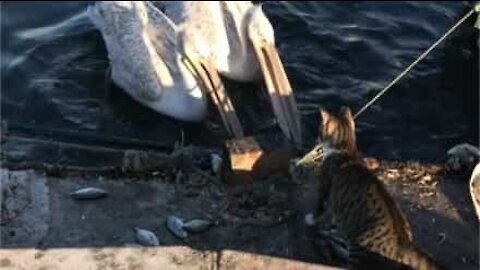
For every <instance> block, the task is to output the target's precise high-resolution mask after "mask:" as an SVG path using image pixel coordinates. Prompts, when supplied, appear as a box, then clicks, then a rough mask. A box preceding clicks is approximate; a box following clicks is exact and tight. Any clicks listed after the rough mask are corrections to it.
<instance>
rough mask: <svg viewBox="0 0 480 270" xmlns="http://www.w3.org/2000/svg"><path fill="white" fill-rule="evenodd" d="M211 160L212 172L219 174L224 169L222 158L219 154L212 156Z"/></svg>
mask: <svg viewBox="0 0 480 270" xmlns="http://www.w3.org/2000/svg"><path fill="white" fill-rule="evenodd" d="M210 158H211V167H212V171H213V172H214V173H215V174H219V173H220V170H221V169H222V164H223V159H222V157H221V156H220V155H218V154H211V155H210Z"/></svg>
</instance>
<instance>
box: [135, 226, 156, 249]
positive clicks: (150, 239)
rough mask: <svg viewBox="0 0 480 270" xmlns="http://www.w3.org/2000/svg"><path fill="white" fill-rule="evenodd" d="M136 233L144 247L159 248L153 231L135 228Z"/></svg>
mask: <svg viewBox="0 0 480 270" xmlns="http://www.w3.org/2000/svg"><path fill="white" fill-rule="evenodd" d="M134 229H135V233H136V237H137V241H138V243H140V244H142V245H144V246H158V245H159V242H158V238H157V236H155V234H154V233H153V232H151V231H148V230H145V229H140V228H137V227H135V228H134Z"/></svg>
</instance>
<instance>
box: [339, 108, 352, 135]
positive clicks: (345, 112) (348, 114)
mask: <svg viewBox="0 0 480 270" xmlns="http://www.w3.org/2000/svg"><path fill="white" fill-rule="evenodd" d="M340 114H341V116H342V117H343V119H345V120H347V121H348V123H349V124H350V127H351V128H352V130H355V121H354V119H353V114H352V111H351V110H350V108H348V107H342V108H341V109H340Z"/></svg>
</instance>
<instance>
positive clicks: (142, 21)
mask: <svg viewBox="0 0 480 270" xmlns="http://www.w3.org/2000/svg"><path fill="white" fill-rule="evenodd" d="M88 13H89V17H90V19H91V20H92V22H93V23H94V24H95V25H96V27H97V28H98V29H99V30H100V32H101V33H102V37H103V39H104V41H105V44H106V47H107V51H108V57H109V59H110V64H111V66H112V77H113V80H114V81H115V82H116V83H117V84H119V86H121V87H122V88H125V90H126V91H128V92H131V93H133V94H134V95H135V96H137V97H138V98H142V99H144V100H148V101H153V100H157V99H158V98H159V97H160V96H161V94H162V89H163V87H162V84H161V81H160V77H159V76H160V75H162V76H164V77H166V76H169V71H168V70H167V68H166V66H165V65H164V63H162V59H161V58H160V57H159V56H158V54H157V52H156V50H155V47H154V46H153V42H152V41H151V40H150V38H149V36H148V35H145V33H146V32H145V29H146V26H147V25H148V21H149V18H148V16H147V10H146V7H145V5H144V3H143V2H140V1H138V2H136V1H99V2H96V3H95V4H93V5H92V6H90V7H89V10H88Z"/></svg>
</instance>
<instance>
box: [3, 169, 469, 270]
mask: <svg viewBox="0 0 480 270" xmlns="http://www.w3.org/2000/svg"><path fill="white" fill-rule="evenodd" d="M377 171H378V174H379V175H380V179H383V180H382V181H384V182H385V184H386V185H387V188H388V190H389V191H390V192H391V193H392V194H393V196H394V197H395V198H396V200H398V201H399V202H400V204H401V207H402V208H403V210H404V212H405V213H406V215H407V217H408V219H409V220H410V222H411V223H412V227H413V230H414V239H415V241H416V243H418V245H419V246H420V247H421V248H423V249H424V250H426V251H427V252H429V253H430V254H432V256H433V257H434V258H435V259H438V260H439V261H440V262H441V263H442V264H443V265H446V269H455V270H463V269H465V270H473V269H478V219H476V216H475V212H474V209H473V206H472V203H471V200H470V197H469V192H468V184H467V181H458V180H454V179H443V177H442V176H441V175H440V174H439V173H440V172H437V171H438V169H435V168H433V167H432V168H430V167H428V166H425V165H418V166H416V165H414V164H396V163H395V164H394V163H392V164H387V163H384V162H383V163H382V164H380V166H379V167H378V169H377ZM1 180H2V182H1V183H2V198H0V199H2V200H1V201H2V202H3V203H2V220H1V227H0V230H1V237H2V238H1V246H2V250H0V268H1V267H4V268H5V269H9V268H10V269H218V268H220V269H322V268H321V267H320V265H341V264H335V262H332V261H331V260H329V259H328V258H327V257H326V256H324V254H323V253H325V252H324V250H322V248H318V247H315V246H314V245H313V244H312V241H311V240H312V238H311V236H309V235H310V234H309V233H308V228H306V227H305V224H304V221H303V220H304V215H305V213H308V212H310V211H311V208H313V207H314V202H315V196H314V194H315V188H314V183H293V182H292V181H290V180H288V179H284V178H275V179H268V180H265V181H259V182H255V183H253V184H252V186H250V187H247V186H241V187H233V186H228V185H223V184H222V183H221V182H218V179H215V178H213V177H211V176H205V177H203V176H202V177H199V175H196V176H195V175H189V174H188V173H187V172H185V171H183V172H182V171H172V172H167V171H162V172H154V173H152V176H151V177H144V176H142V177H136V178H135V177H130V178H115V177H113V176H112V177H109V178H103V177H100V176H98V175H76V174H74V175H71V176H66V177H62V178H56V176H55V177H53V176H49V177H44V176H43V175H42V174H39V173H36V172H33V171H15V172H11V173H10V174H6V173H5V171H2V174H1ZM88 186H93V187H100V188H103V189H105V190H107V191H108V192H109V196H108V197H106V198H103V199H99V200H92V201H76V200H73V199H72V198H71V197H70V196H69V193H70V192H72V191H74V190H76V189H78V188H82V187H88ZM171 214H174V215H177V216H179V217H181V218H184V219H187V220H189V219H194V218H201V219H209V220H211V221H212V222H214V224H215V226H213V227H211V228H210V229H209V230H207V231H206V232H203V233H199V234H190V235H189V237H188V242H187V243H185V242H182V241H181V240H179V239H177V238H176V237H175V236H173V235H172V234H171V233H170V232H169V231H168V230H167V229H166V228H165V220H166V217H167V216H168V215H171ZM134 227H141V228H144V229H148V230H151V231H152V232H154V233H155V234H156V235H157V237H158V239H159V242H160V246H159V247H157V248H137V249H135V248H125V245H126V244H129V243H134V242H135V234H134V231H133V228H134ZM220 251H221V252H220ZM309 263H310V264H309ZM7 266H8V267H9V268H7ZM70 266H72V267H70ZM73 266H74V267H73ZM55 267H56V268H55ZM255 267H256V268H255Z"/></svg>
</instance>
